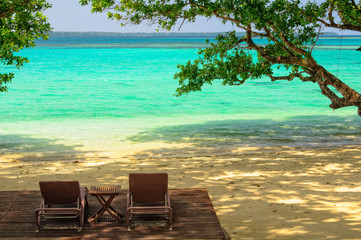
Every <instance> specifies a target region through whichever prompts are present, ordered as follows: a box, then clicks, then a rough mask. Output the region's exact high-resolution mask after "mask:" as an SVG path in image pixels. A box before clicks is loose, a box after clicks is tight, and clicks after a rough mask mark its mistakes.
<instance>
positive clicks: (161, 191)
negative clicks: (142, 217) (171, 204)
mask: <svg viewBox="0 0 361 240" xmlns="http://www.w3.org/2000/svg"><path fill="white" fill-rule="evenodd" d="M167 191H168V174H167V173H131V174H129V192H131V194H132V197H133V201H134V202H135V203H156V202H164V200H165V194H166V192H167Z"/></svg>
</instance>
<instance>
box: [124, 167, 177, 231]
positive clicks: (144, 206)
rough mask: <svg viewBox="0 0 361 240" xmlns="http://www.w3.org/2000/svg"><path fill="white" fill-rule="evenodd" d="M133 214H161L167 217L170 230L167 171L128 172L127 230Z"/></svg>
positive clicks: (170, 210) (171, 210) (170, 211)
mask: <svg viewBox="0 0 361 240" xmlns="http://www.w3.org/2000/svg"><path fill="white" fill-rule="evenodd" d="M135 214H140V215H141V214H142V215H143V214H163V215H165V216H166V217H167V218H168V225H169V230H172V224H173V209H172V208H171V206H170V199H169V194H168V174H167V173H131V174H129V192H128V194H127V212H126V218H127V226H128V230H130V218H131V217H132V215H135Z"/></svg>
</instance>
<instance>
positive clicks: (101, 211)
mask: <svg viewBox="0 0 361 240" xmlns="http://www.w3.org/2000/svg"><path fill="white" fill-rule="evenodd" d="M95 197H96V198H97V199H98V201H99V203H100V204H101V205H102V206H101V208H100V209H99V210H98V211H97V212H96V213H94V214H93V215H92V216H91V217H90V218H89V219H88V221H89V222H94V221H95V222H97V220H98V219H99V218H100V217H101V216H103V214H104V212H105V211H107V212H108V213H109V215H111V216H112V217H113V218H114V219H115V220H117V221H118V222H121V219H120V217H123V215H122V214H120V213H119V212H118V211H117V210H115V209H114V208H113V207H112V206H110V204H111V202H112V201H113V199H114V197H115V196H110V197H109V198H108V199H107V200H106V199H105V198H104V197H103V196H97V195H96V196H95Z"/></svg>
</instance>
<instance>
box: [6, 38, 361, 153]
mask: <svg viewBox="0 0 361 240" xmlns="http://www.w3.org/2000/svg"><path fill="white" fill-rule="evenodd" d="M204 42H205V39H190V38H187V39H176V38H51V39H50V40H49V41H47V42H44V41H41V42H39V43H38V46H37V47H36V48H32V49H26V50H23V51H22V52H21V54H22V55H24V56H27V57H28V58H29V59H30V63H29V64H26V65H25V66H24V67H23V68H22V69H21V70H20V71H15V76H16V77H15V79H14V80H13V83H12V84H10V85H9V91H8V92H7V93H1V94H0V103H1V104H0V153H38V154H41V153H62V154H68V153H74V152H81V153H84V152H98V151H99V152H119V153H124V155H127V154H128V155H130V154H133V153H135V152H137V153H143V154H148V155H152V154H153V153H159V152H164V153H169V152H172V151H173V150H174V152H178V154H179V152H183V153H193V152H194V151H195V150H194V149H196V151H200V152H201V151H210V149H218V150H219V151H222V149H223V150H224V151H232V149H233V148H237V147H250V146H252V147H264V146H280V147H281V146H286V147H288V146H289V147H309V146H315V147H325V146H330V145H331V146H334V145H345V144H348V145H359V144H361V118H360V117H358V116H357V109H356V108H354V107H349V108H344V109H340V110H336V111H333V110H332V109H330V108H329V107H328V105H329V104H330V102H329V100H328V99H327V98H326V97H324V96H323V95H321V93H320V90H319V89H318V87H317V86H316V85H315V84H312V83H302V82H300V81H297V80H295V81H293V82H286V81H278V82H270V80H269V79H266V78H265V79H260V80H250V81H248V82H247V83H246V84H244V85H243V86H233V87H229V86H221V85H220V84H218V83H215V84H214V85H212V86H206V87H205V88H204V89H203V91H202V92H197V93H191V94H189V95H187V96H182V97H179V98H177V97H175V96H174V93H175V89H176V88H177V81H176V80H174V79H173V75H174V73H175V72H176V71H177V64H182V63H185V62H186V61H187V60H189V59H195V58H196V57H197V52H198V48H199V47H203V46H204ZM340 43H341V44H342V46H341V48H340ZM360 46H361V37H344V38H343V39H342V42H341V40H340V38H323V39H320V41H319V44H318V45H317V46H316V48H315V49H314V52H313V54H314V56H315V58H316V59H317V60H318V61H319V62H320V63H322V64H323V65H324V66H325V67H326V68H327V69H328V70H329V71H331V72H332V73H334V74H337V75H338V77H339V78H341V79H342V80H343V81H345V82H346V83H348V84H349V85H351V86H352V87H353V88H354V89H356V90H358V91H361V52H357V51H355V49H356V48H358V47H360ZM179 144H183V145H179ZM190 149H193V150H190Z"/></svg>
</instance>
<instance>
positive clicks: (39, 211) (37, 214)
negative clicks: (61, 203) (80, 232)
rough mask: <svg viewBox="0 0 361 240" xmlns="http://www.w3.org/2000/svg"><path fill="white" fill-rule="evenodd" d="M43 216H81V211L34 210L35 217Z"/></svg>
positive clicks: (61, 209) (60, 209)
mask: <svg viewBox="0 0 361 240" xmlns="http://www.w3.org/2000/svg"><path fill="white" fill-rule="evenodd" d="M40 213H41V214H43V215H44V214H45V215H48V214H49V215H51V214H55V215H68V214H74V213H75V214H77V215H79V216H80V215H81V213H82V211H81V209H79V208H66V209H64V208H38V209H36V210H35V216H39V214H40Z"/></svg>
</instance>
